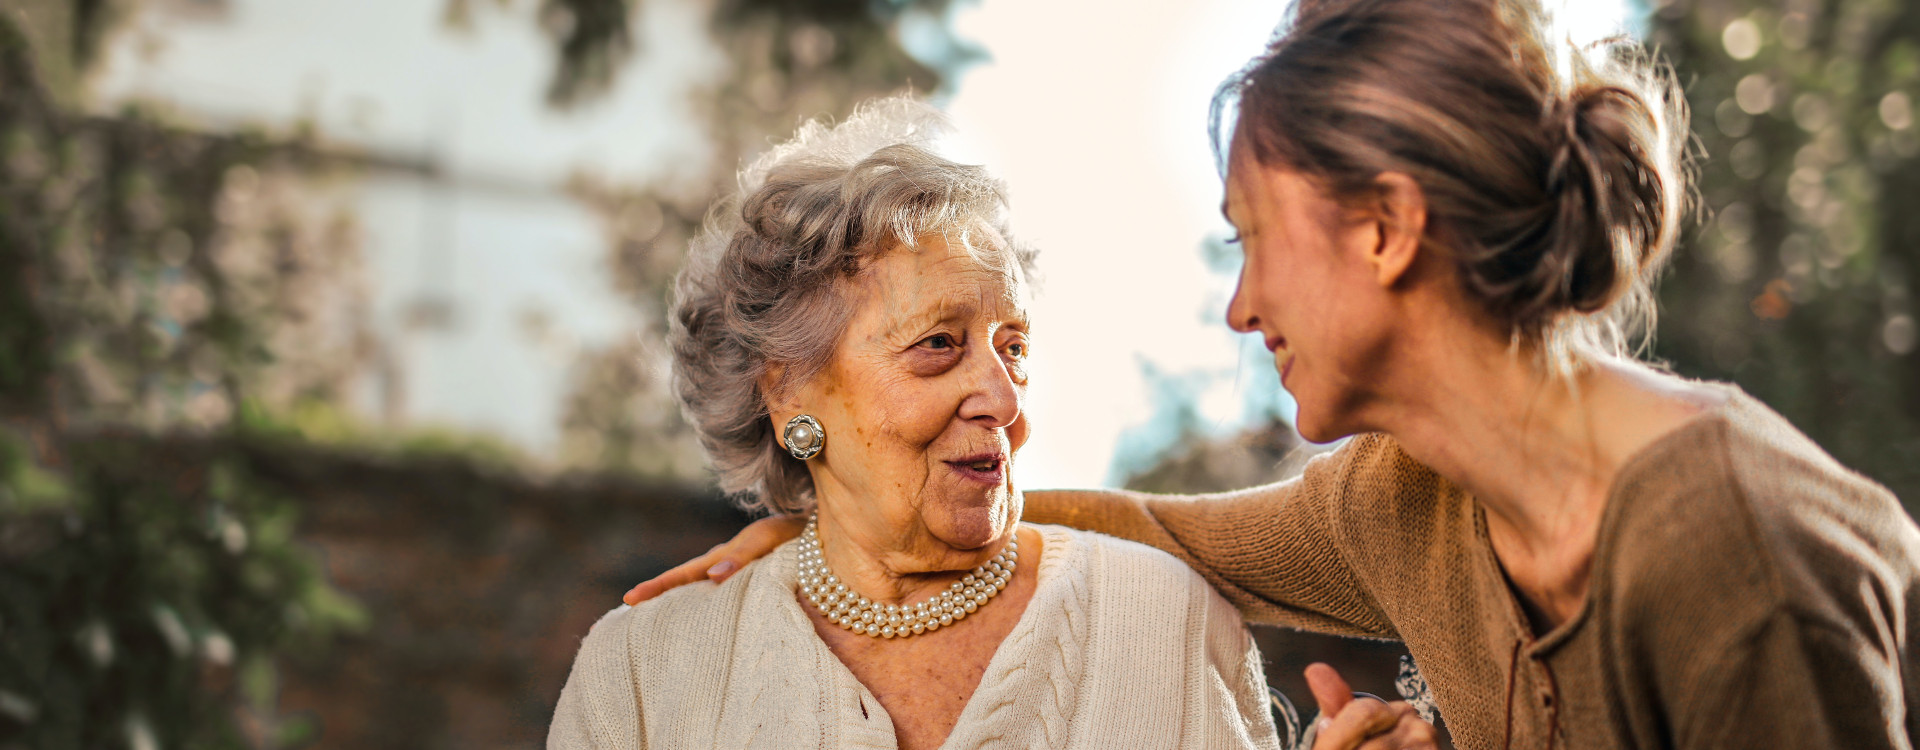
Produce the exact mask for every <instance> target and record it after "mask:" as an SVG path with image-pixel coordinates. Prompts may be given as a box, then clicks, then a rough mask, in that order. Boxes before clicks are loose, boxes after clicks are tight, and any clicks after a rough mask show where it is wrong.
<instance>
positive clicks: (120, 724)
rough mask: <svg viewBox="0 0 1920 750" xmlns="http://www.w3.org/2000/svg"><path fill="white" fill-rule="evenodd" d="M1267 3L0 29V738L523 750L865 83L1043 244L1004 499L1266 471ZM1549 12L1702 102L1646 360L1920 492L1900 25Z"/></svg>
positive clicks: (628, 568) (1080, 2) (1215, 482)
mask: <svg viewBox="0 0 1920 750" xmlns="http://www.w3.org/2000/svg"><path fill="white" fill-rule="evenodd" d="M1283 10H1284V6H1283V4H1282V3H1280V2H1273V1H1269V2H1251V1H1247V0H1204V1H1201V2H1181V3H1173V2H1154V3H1148V2H1092V1H1090V0H977V1H975V2H950V1H949V0H866V1H864V2H850V1H848V0H799V1H778V0H330V1H329V2H325V3H318V2H294V1H293V0H0V194H3V195H4V198H3V199H0V748H15V747H18V748H68V747H72V748H80V747H89V748H90V747H130V748H136V749H138V750H149V749H152V748H176V747H209V748H213V747H262V748H265V747H273V748H279V747H353V748H440V747H525V746H529V745H536V744H538V743H539V742H540V741H541V738H542V737H543V736H544V731H545V724H546V720H547V717H548V714H549V711H550V708H551V705H552V703H553V701H554V699H555V698H556V696H557V695H558V692H559V688H560V685H561V684H562V682H563V681H564V679H565V675H566V668H567V665H568V663H569V662H570V660H571V658H572V654H573V651H574V649H575V648H576V647H577V644H578V642H579V638H580V636H581V635H582V634H583V633H584V632H585V630H586V628H587V626H588V624H590V623H591V622H592V620H593V619H594V618H595V617H597V616H598V615H599V614H600V613H602V612H604V611H605V610H606V609H607V608H608V607H610V606H612V605H614V604H615V603H616V597H617V596H618V594H619V593H620V592H621V591H623V590H625V588H626V587H627V586H629V585H631V584H632V583H634V582H636V581H638V580H641V579H643V578H645V577H647V576H650V575H652V574H653V573H654V572H657V571H659V570H661V569H663V568H664V567H666V566H667V565H670V564H672V563H674V562H677V561H679V560H682V559H685V558H687V557H689V556H691V555H693V554H696V553H697V552H699V551H702V550H704V549H705V548H706V547H707V546H709V545H711V544H712V543H713V542H714V541H717V540H718V539H721V538H724V537H725V536H727V535H728V534H730V533H731V532H732V531H733V530H734V529H736V528H738V526H739V525H740V524H742V523H743V522H744V521H745V520H747V519H746V518H745V517H744V516H742V515H740V514H739V513H737V512H736V511H733V510H731V509H729V508H728V507H727V506H726V504H725V503H724V502H723V501H722V500H720V499H719V498H717V497H716V496H715V495H714V493H713V491H712V490H711V488H710V486H709V483H708V476H707V474H706V472H705V471H704V469H703V468H702V464H701V461H700V457H699V453H698V450H697V448H696V447H695V446H694V445H693V444H692V442H691V439H690V435H689V433H688V431H687V429H686V427H685V425H684V424H683V423H682V422H681V421H680V418H679V416H678V414H677V413H676V411H675V409H674V408H673V406H672V403H671V400H670V399H669V398H668V396H667V394H666V391H665V388H664V382H663V369H662V353H663V346H662V331H663V329H664V325H663V321H662V314H663V302H664V298H663V294H664V290H665V286H666V284H667V282H668V281H669V279H670V278H671V275H672V273H673V271H674V270H675V268H676V267H677V265H678V263H679V259H680V257H681V254H682V252H683V249H684V245H685V241H686V239H687V238H688V236H689V235H690V233H691V232H692V231H694V229H695V228H696V226H697V224H698V222H699V220H700V219H701V217H702V215H703V214H704V212H705V210H706V207H707V206H708V204H709V203H710V202H711V201H712V200H713V199H714V197H715V196H717V195H719V194H721V193H722V192H724V191H725V190H726V189H728V188H729V187H731V185H732V174H733V171H734V170H735V169H736V168H737V167H738V166H739V164H740V163H741V161H742V159H745V158H750V157H751V156H752V155H753V154H755V153H757V152H758V151H759V150H761V149H764V148H765V147H766V146H767V145H768V144H769V143H771V142H774V141H777V140H779V139H781V138H784V137H785V136H786V135H787V134H789V133H791V131H792V130H793V128H794V127H795V125H796V124H798V123H799V122H800V121H801V120H803V119H805V118H809V117H819V116H825V117H840V116H844V115H845V114H846V113H847V112H848V111H849V110H850V109H851V108H852V106H853V105H854V104H855V103H856V102H858V101H860V100H862V99H864V98H867V97H871V96H875V95H881V94H886V93H892V92H896V91H900V90H903V89H911V90H913V91H915V92H917V93H920V94H922V95H925V96H928V97H930V98H932V99H934V100H936V101H938V102H940V103H941V104H942V105H943V106H945V107H946V108H947V109H948V110H949V111H950V112H951V113H952V114H953V116H954V119H955V121H956V123H957V124H958V126H959V130H960V136H961V137H960V141H961V143H960V144H959V147H960V148H962V149H963V150H964V151H965V152H966V153H969V154H971V155H973V156H975V157H977V158H978V159H980V160H981V161H983V162H985V163H988V164H989V165H990V166H992V167H994V168H995V169H996V171H998V172H1000V173H1001V174H1002V175H1003V176H1005V177H1006V178H1007V179H1008V181H1009V183H1010V185H1011V188H1012V193H1013V199H1014V202H1015V206H1014V208H1015V216H1016V226H1017V228H1018V229H1019V230H1020V231H1021V232H1022V233H1023V235H1024V236H1025V237H1026V238H1027V239H1028V240H1031V241H1032V242H1034V243H1035V244H1036V245H1038V246H1039V247H1040V248H1041V249H1042V259H1041V266H1042V271H1043V274H1044V278H1043V280H1042V285H1041V288H1040V298H1039V299H1038V300H1037V301H1036V303H1035V308H1034V315H1035V317H1036V320H1037V322H1038V324H1039V327H1038V330H1037V332H1036V333H1037V337H1036V343H1037V344H1038V346H1037V347H1036V349H1035V354H1034V363H1033V373H1034V383H1035V385H1034V386H1033V391H1032V393H1031V400H1032V407H1031V412H1032V417H1033V420H1034V423H1035V425H1036V429H1035V438H1034V441H1033V442H1032V443H1031V444H1030V446H1029V447H1028V448H1027V449H1026V450H1025V451H1024V452H1023V454H1022V456H1021V457H1020V461H1019V463H1018V465H1017V467H1016V477H1017V479H1018V480H1019V481H1020V483H1021V484H1022V486H1024V487H1027V488H1038V487H1048V486H1130V487H1136V488H1142V489H1151V490H1164V491H1198V490H1209V489H1223V488H1230V487H1238V486H1245V485H1249V484H1253V483H1257V482H1262V481H1268V480H1271V479H1274V478H1277V477H1281V476H1285V475H1286V473H1287V472H1289V471H1294V470H1297V468H1298V466H1299V464H1300V463H1301V462H1302V461H1303V460H1304V456H1306V455H1309V454H1311V453H1312V452H1314V451H1316V450H1320V449H1321V448H1319V447H1315V446H1303V445H1301V444H1300V442H1299V440H1298V439H1297V437H1296V436H1295V435H1294V433H1293V431H1292V429H1291V427H1290V426H1289V418H1290V416H1291V414H1292V404H1291V402H1290V401H1289V400H1288V399H1287V398H1286V396H1285V394H1284V393H1283V392H1281V391H1280V390H1279V389H1278V388H1277V384H1276V383H1275V382H1274V378H1273V373H1272V369H1271V366H1270V364H1269V360H1268V358H1267V357H1266V354H1265V351H1264V349H1262V348H1261V347H1260V345H1259V342H1257V341H1250V340H1241V339H1239V338H1236V337H1234V336H1232V335H1231V333H1230V332H1229V331H1227V330H1226V329H1225V327H1224V326H1223V325H1221V324H1220V322H1219V321H1220V319H1221V313H1222V309H1223V307H1224V303H1225V298H1226V294H1227V292H1228V291H1229V290H1230V288H1231V283H1232V276H1233V274H1234V273H1235V272H1236V270H1237V266H1238V259H1237V258H1236V257H1235V256H1233V254H1232V253H1231V252H1230V251H1229V249H1228V247H1227V246H1226V245H1224V244H1223V243H1222V242H1221V241H1220V240H1221V238H1222V237H1224V236H1225V234H1226V227H1224V226H1223V225H1222V224H1221V221H1220V219H1219V218H1218V209H1217V206H1218V203H1219V198H1220V193H1219V184H1218V179H1217V177H1216V176H1215V174H1214V171H1213V161H1212V156H1211V154H1210V153H1209V151H1208V146H1207V137H1206V132H1205V121H1206V105H1207V101H1208V99H1209V97H1210V96H1211V94H1212V92H1213V89H1214V86H1215V85H1216V84H1217V83H1218V82H1219V81H1220V80H1221V79H1222V78H1223V77H1225V76H1226V75H1227V74H1228V73H1229V72H1231V71H1232V70H1234V69H1235V68H1237V67H1238V66H1239V65H1240V64H1242V63H1243V62H1244V61H1245V60H1246V59H1247V58H1249V57H1251V56H1252V55H1254V54H1255V53H1257V52H1258V51H1259V49H1260V47H1261V44H1262V43H1263V41H1264V40H1265V39H1266V38H1267V37H1268V35H1269V34H1270V33H1271V31H1272V30H1273V27H1274V25H1275V23H1277V22H1278V21H1279V20H1280V18H1281V16H1282V14H1283ZM1562 20H1563V21H1564V23H1565V26H1566V29H1565V31H1566V34H1567V36H1568V37H1569V38H1571V39H1575V40H1592V39H1598V38H1601V37H1604V36H1608V35H1612V34H1616V33H1626V34H1630V35H1634V36H1637V37H1640V38H1642V39H1644V40H1646V41H1647V42H1648V43H1649V44H1650V45H1652V46H1653V47H1654V48H1656V49H1657V50H1658V51H1659V52H1660V54H1661V56H1662V57H1663V59H1665V60H1666V61H1667V62H1668V63H1670V64H1671V65H1672V66H1673V68H1674V71H1675V73H1676V75H1677V76H1678V78H1679V80H1680V81H1681V82H1682V83H1683V85H1684V86H1685V89H1686V92H1687V96H1688V99H1689V101H1690V102H1691V104H1692V107H1693V111H1694V126H1693V131H1694V135H1695V139H1696V145H1697V152H1698V154H1699V157H1700V158H1699V161H1698V174H1699V191H1698V196H1697V200H1696V205H1697V210H1696V212H1695V216H1696V219H1695V221H1693V222H1692V223H1691V224H1690V225H1689V229H1688V231H1687V233H1686V238H1685V242H1684V246H1683V248H1682V250H1681V252H1680V254H1679V256H1678V257H1677V259H1676V262H1675V263H1674V266H1673V269H1672V271H1671V272H1670V273H1669V274H1668V277H1667V278H1666V279H1665V281H1664V284H1663V286H1662V304H1663V315H1662V317H1661V320H1660V328H1659V337H1658V339H1657V342H1656V345H1655V347H1654V350H1653V354H1654V355H1655V356H1656V357H1658V358H1660V359H1662V360H1663V361H1665V362H1668V363H1669V364H1670V365H1671V366H1672V367H1673V368H1674V369H1675V370H1677V371H1678V372H1681V373H1683V374H1686V375H1689V376H1695V377H1704V378H1714V379H1721V380H1731V381H1733V382H1736V383H1739V384H1740V385H1741V386H1742V387H1743V388H1745V389H1747V391H1748V392H1750V393H1752V394H1754V395H1755V396H1757V397H1759V398H1761V399H1762V400H1764V401H1766V402H1767V403H1769V404H1771V405H1772V406H1773V407H1774V408H1775V409H1777V410H1779V411H1780V412H1781V413H1783V414H1785V415H1786V416H1787V417H1788V418H1789V419H1791V420H1792V421H1793V422H1794V423H1795V424H1796V425H1798V426H1799V427H1801V429H1803V430H1805V431H1806V432H1807V433H1808V434H1809V435H1811V436H1812V437H1813V438H1814V439H1816V440H1817V441H1819V442H1820V443H1821V444H1822V445H1823V446H1825V447H1826V448H1827V450H1829V451H1830V452H1832V453H1833V454H1834V455H1835V456H1836V457H1838V458H1839V459H1840V460H1841V461H1843V462H1845V463H1846V464H1848V465H1850V466H1853V467H1855V468H1857V469H1858V470H1860V471H1861V472H1862V473H1864V474H1866V475H1868V476H1870V477H1872V478H1874V479H1876V480H1877V481H1880V482H1882V483H1883V484H1886V485H1887V486H1888V487H1890V488H1892V489H1893V490H1894V492H1895V493H1896V494H1898V495H1899V496H1900V497H1901V498H1903V499H1904V500H1905V501H1907V502H1909V503H1913V502H1920V354H1916V353H1915V349H1916V348H1917V347H1920V326H1917V325H1916V320H1915V316H1916V303H1915V300H1914V295H1915V293H1916V292H1917V291H1920V250H1916V247H1920V161H1916V157H1920V133H1916V128H1915V122H1914V120H1915V114H1916V113H1915V107H1914V104H1915V99H1916V97H1920V5H1916V4H1914V3H1911V2H1903V1H1902V0H1666V1H1665V2H1659V3H1653V4H1645V3H1640V2H1637V1H1636V0H1602V1H1599V2H1586V1H1582V2H1575V3H1573V4H1572V5H1571V6H1570V7H1567V8H1566V9H1564V10H1563V11H1562ZM1259 635H1260V637H1261V639H1262V643H1263V647H1264V650H1265V653H1266V655H1267V657H1268V660H1269V676H1270V679H1271V681H1272V682H1273V683H1274V684H1276V685H1278V686H1280V687H1282V689H1284V690H1287V691H1288V692H1290V693H1291V694H1293V695H1295V696H1296V697H1297V698H1298V699H1301V700H1305V699H1306V693H1305V692H1304V689H1303V687H1302V686H1301V683H1300V680H1299V678H1298V671H1299V669H1300V667H1301V666H1303V665H1304V664H1305V663H1307V662H1308V661H1311V660H1329V661H1333V662H1335V663H1336V664H1338V665H1340V666H1341V667H1342V668H1343V669H1344V670H1345V671H1347V672H1348V674H1349V675H1350V676H1351V677H1353V678H1354V680H1355V682H1356V684H1357V686H1359V687H1361V688H1363V689H1370V690H1373V691H1375V692H1382V693H1386V692H1390V691H1391V687H1390V685H1391V679H1392V677H1393V675H1394V673H1395V669H1396V667H1397V664H1396V659H1397V656H1398V652H1397V651H1396V649H1395V648H1394V647H1393V646H1392V644H1375V643H1359V642H1351V641H1341V640H1336V639H1329V638H1320V637H1313V636H1306V635H1302V634H1295V633H1281V632H1272V631H1264V630H1263V631H1261V632H1260V633H1259ZM689 678H690V679H697V678H698V676H689Z"/></svg>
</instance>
